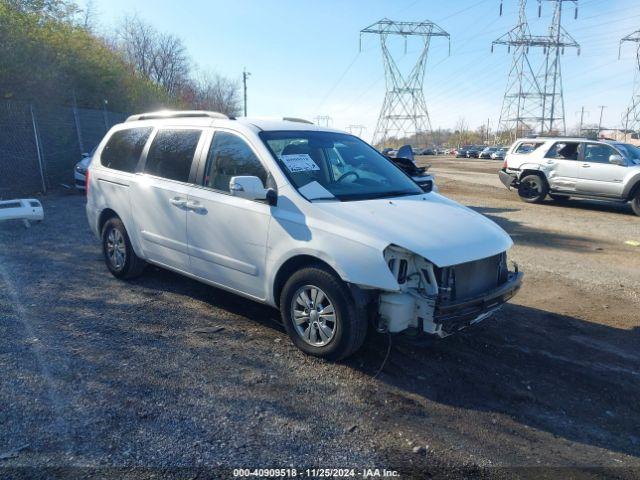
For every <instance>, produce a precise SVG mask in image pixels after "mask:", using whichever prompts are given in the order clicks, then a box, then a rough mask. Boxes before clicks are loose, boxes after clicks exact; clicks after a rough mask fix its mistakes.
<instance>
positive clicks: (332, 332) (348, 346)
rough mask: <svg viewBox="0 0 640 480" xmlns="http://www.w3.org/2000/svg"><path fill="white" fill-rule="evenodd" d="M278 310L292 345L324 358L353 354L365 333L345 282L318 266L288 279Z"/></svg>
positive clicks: (334, 358) (364, 319)
mask: <svg viewBox="0 0 640 480" xmlns="http://www.w3.org/2000/svg"><path fill="white" fill-rule="evenodd" d="M280 312H281V314H282V321H283V323H284V327H285V329H286V330H287V333H288V334H289V337H290V338H291V341H292V342H293V343H294V345H295V346H296V347H298V348H299V349H300V350H302V351H303V352H305V353H307V354H309V355H314V356H316V357H322V358H325V359H327V360H334V361H335V360H340V359H343V358H346V357H348V356H349V355H352V354H353V353H355V352H356V351H357V350H358V349H359V348H360V347H361V346H362V343H363V342H364V338H365V335H366V332H367V321H366V315H365V314H364V312H362V311H361V309H359V308H357V307H356V305H355V302H354V301H353V298H352V296H351V292H350V291H349V289H348V288H347V286H346V284H345V283H344V282H343V281H342V280H341V279H340V278H338V277H336V276H335V275H334V274H333V273H331V272H329V271H328V270H327V269H325V268H323V267H322V266H320V265H318V266H313V267H307V268H303V269H302V270H299V271H297V272H296V273H294V274H293V275H292V276H291V278H289V280H288V281H287V283H286V284H285V286H284V288H283V289H282V294H281V295H280Z"/></svg>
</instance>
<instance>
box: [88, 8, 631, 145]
mask: <svg viewBox="0 0 640 480" xmlns="http://www.w3.org/2000/svg"><path fill="white" fill-rule="evenodd" d="M86 1H87V0H81V1H80V2H79V3H80V5H81V6H82V5H84V4H86ZM503 1H504V6H503V15H502V16H500V15H499V6H500V0H449V1H446V0H386V1H385V0H182V1H180V2H179V1H170V0H93V2H92V3H93V8H94V9H95V20H96V22H97V24H98V28H99V29H101V30H104V31H112V30H113V29H115V28H116V27H117V25H118V24H119V23H120V22H121V21H122V19H123V18H124V17H125V16H126V15H130V14H138V15H139V16H140V17H142V18H143V19H145V20H146V21H147V22H149V23H151V24H153V25H154V26H155V27H156V28H158V29H159V30H161V31H164V32H168V33H172V34H174V35H177V36H179V37H180V38H182V40H183V41H184V43H185V45H186V46H187V49H188V51H189V54H190V56H191V59H192V61H193V63H194V65H195V66H196V67H197V68H198V69H200V70H202V71H205V72H212V73H218V74H221V75H224V76H226V77H229V78H232V79H235V80H238V81H239V80H240V79H241V77H242V71H243V69H244V68H246V69H247V71H249V72H250V73H251V76H250V77H249V80H248V102H247V103H248V114H249V116H274V117H283V116H294V117H302V118H307V119H311V120H313V119H314V118H315V117H317V116H330V117H331V119H332V120H331V124H330V125H331V126H332V127H334V128H338V129H346V128H347V126H348V125H354V124H360V125H364V126H365V127H366V130H365V131H364V133H363V138H365V139H367V140H370V138H371V136H372V135H373V132H374V130H375V124H376V121H377V118H378V115H379V113H380V108H381V106H382V101H383V98H384V93H385V79H384V70H383V64H382V53H381V50H380V42H379V39H378V38H377V37H375V36H372V35H369V36H368V37H363V40H362V46H361V49H360V48H359V31H360V30H361V29H363V28H365V27H367V26H369V25H371V24H373V23H375V22H377V21H378V20H380V19H382V18H385V17H386V18H389V19H391V20H397V21H422V20H430V21H433V22H435V23H436V24H438V25H439V26H440V27H442V28H443V29H444V30H446V31H447V32H448V33H449V34H450V35H451V52H450V53H449V45H448V42H447V41H446V39H443V38H434V39H433V41H432V43H431V47H430V50H429V58H428V62H427V67H426V76H425V80H424V93H425V97H426V101H427V107H428V110H429V115H430V118H431V124H432V127H433V129H438V128H453V127H454V126H455V124H456V123H457V122H458V121H459V119H460V118H464V119H465V121H466V123H467V124H468V125H469V126H470V127H471V128H476V127H478V126H480V125H482V124H485V123H486V122H487V121H488V122H489V125H490V128H495V127H496V125H497V123H498V120H499V116H500V108H501V104H502V97H503V94H504V90H505V87H506V84H507V74H508V70H509V67H510V63H511V55H510V54H509V53H508V52H507V50H506V47H496V48H495V49H494V52H493V53H491V42H492V40H495V39H496V38H498V37H499V36H501V35H502V34H503V33H506V32H507V31H508V30H510V29H511V28H513V27H514V26H515V25H516V23H517V16H518V2H517V0H503ZM578 5H579V9H578V18H577V19H574V15H573V10H574V8H573V5H572V2H567V3H566V4H565V12H567V11H568V14H565V15H564V17H563V18H565V19H566V20H564V21H563V27H564V28H565V29H566V30H567V31H568V32H569V33H570V34H571V35H572V36H573V37H574V38H575V39H576V40H577V42H578V43H579V44H580V46H581V49H580V50H581V51H580V55H579V56H578V55H577V53H576V51H575V50H567V51H565V53H564V55H563V57H562V74H563V86H564V98H565V118H566V123H567V128H571V127H573V126H575V125H577V123H578V121H579V115H580V109H581V107H584V109H585V112H586V113H585V123H596V124H597V123H598V121H599V117H600V106H603V105H604V106H606V108H604V110H603V121H602V124H603V126H605V127H611V128H615V127H618V126H620V125H621V122H622V121H621V118H622V113H623V111H624V109H625V108H626V107H627V105H628V104H629V101H630V99H631V95H632V90H633V84H634V78H635V76H636V71H637V66H636V45H633V44H626V45H625V46H624V47H623V49H622V55H621V58H620V59H618V46H619V40H620V38H621V37H623V36H625V35H627V34H629V33H631V32H633V31H635V30H638V29H640V1H639V0H579V2H578ZM527 14H528V18H529V24H530V28H531V31H532V33H534V34H535V33H539V34H544V33H546V31H547V28H548V25H549V23H550V21H551V15H552V8H551V2H548V1H544V0H543V1H542V14H541V16H540V17H538V2H537V0H529V2H528V10H527ZM391 49H392V53H393V54H394V56H395V57H396V59H397V61H398V64H399V66H400V68H401V69H402V70H403V71H404V72H406V71H407V70H408V69H410V68H411V67H412V66H413V62H414V61H415V58H416V56H417V54H418V52H419V50H420V45H419V44H418V43H417V41H416V42H415V43H414V42H412V41H411V40H410V41H409V43H408V45H407V51H406V53H405V51H404V44H403V43H402V41H398V42H394V43H392V44H391ZM530 58H532V59H533V60H534V61H540V60H541V59H542V58H543V53H542V52H541V51H538V52H531V53H530Z"/></svg>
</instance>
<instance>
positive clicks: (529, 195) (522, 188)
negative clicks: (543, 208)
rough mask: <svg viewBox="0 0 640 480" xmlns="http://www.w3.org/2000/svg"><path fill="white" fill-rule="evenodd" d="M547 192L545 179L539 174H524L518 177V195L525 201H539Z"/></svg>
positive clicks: (547, 187)
mask: <svg viewBox="0 0 640 480" xmlns="http://www.w3.org/2000/svg"><path fill="white" fill-rule="evenodd" d="M548 192H549V186H548V185H547V181H546V180H545V179H544V178H542V177H541V176H540V175H536V174H530V175H525V176H524V177H523V178H521V179H520V183H519V185H518V195H520V198H521V199H522V200H523V201H524V202H527V203H540V202H542V201H543V200H544V198H545V197H546V196H547V193H548Z"/></svg>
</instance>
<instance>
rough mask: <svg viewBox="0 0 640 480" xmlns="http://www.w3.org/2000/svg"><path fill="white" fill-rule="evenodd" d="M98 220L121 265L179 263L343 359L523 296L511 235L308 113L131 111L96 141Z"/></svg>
mask: <svg viewBox="0 0 640 480" xmlns="http://www.w3.org/2000/svg"><path fill="white" fill-rule="evenodd" d="M88 175H89V178H88V181H87V187H88V192H87V215H88V219H89V224H90V225H91V228H92V230H93V231H94V233H95V234H96V235H97V236H98V237H99V238H100V239H101V240H102V246H103V251H104V257H105V261H106V264H107V267H108V268H109V270H110V271H111V272H112V273H113V275H115V276H116V277H118V278H132V277H134V276H136V275H139V274H140V273H141V272H142V271H143V269H144V266H145V264H146V263H147V262H148V263H152V264H154V265H159V266H161V267H164V268H168V269H171V270H174V271H176V272H179V273H181V274H184V275H186V276H189V277H191V278H194V279H197V280H200V281H202V282H205V283H208V284H210V285H214V286H217V287H220V288H223V289H226V290H229V291H231V292H234V293H237V294H239V295H243V296H245V297H247V298H250V299H252V300H255V301H258V302H262V303H265V304H268V305H272V306H275V307H278V308H279V309H280V311H281V312H282V320H283V323H284V326H285V328H286V330H287V332H288V334H289V336H290V337H291V339H292V341H293V342H294V343H295V344H296V345H297V346H298V347H299V348H300V349H302V350H303V351H305V352H307V353H309V354H312V355H317V356H321V357H325V358H328V359H332V360H336V359H340V358H344V357H346V356H348V355H350V354H352V353H353V352H355V351H356V350H357V349H358V348H359V347H360V346H361V345H362V342H363V341H364V338H365V334H366V332H367V326H368V324H369V322H371V324H372V325H373V326H375V328H377V329H378V330H379V331H389V332H400V331H404V330H408V331H410V332H412V333H415V334H417V333H420V334H421V333H425V332H426V333H430V334H435V335H437V336H441V337H444V336H446V335H448V334H450V333H453V332H454V331H456V330H459V329H461V328H463V327H465V326H468V325H470V324H472V323H475V322H477V321H480V320H482V319H484V318H486V317H487V316H489V315H490V314H491V313H492V312H494V311H495V310H496V309H497V308H498V307H500V305H502V304H503V303H504V302H505V301H506V300H507V299H509V298H510V297H511V296H513V295H514V293H515V292H516V291H517V290H518V288H519V287H520V284H521V280H522V274H521V273H518V272H517V269H516V270H515V271H513V272H510V271H509V270H508V268H507V259H506V252H507V250H508V249H509V248H510V247H511V245H512V242H511V239H510V238H509V236H508V235H507V234H506V233H505V232H504V231H503V230H502V229H501V228H500V227H498V226H497V225H496V224H494V223H493V222H491V221H490V220H488V219H487V218H485V217H484V216H482V215H480V214H478V213H475V212H473V211H472V210H470V209H468V208H466V207H463V206H461V205H459V204H457V203H455V202H453V201H451V200H448V199H446V198H445V197H443V196H441V195H439V194H437V193H435V192H428V193H427V192H424V191H423V190H421V189H420V188H419V187H418V185H417V184H416V183H415V182H414V181H413V180H412V179H411V178H410V177H409V176H408V175H407V174H405V173H404V172H403V171H402V170H400V169H399V168H398V167H396V166H395V165H394V164H393V163H392V162H390V161H389V160H388V159H386V158H385V157H384V156H382V155H381V154H380V153H378V152H377V151H376V150H375V149H374V148H373V147H371V146H370V145H368V144H366V143H365V142H363V141H362V140H360V139H358V138H357V137H355V136H352V135H348V134H346V133H343V132H339V131H335V130H329V129H325V128H320V127H317V126H314V125H313V124H310V123H309V122H305V121H301V120H296V119H283V120H277V121H275V120H258V119H249V118H239V119H234V118H227V117H226V116H224V115H221V114H218V113H213V112H159V113H152V114H142V115H135V116H133V117H130V118H129V119H128V120H127V121H126V122H125V123H123V124H120V125H116V126H115V127H113V128H112V129H111V130H110V131H109V132H108V134H107V135H106V136H105V138H104V139H103V140H102V142H101V143H100V145H99V146H98V148H97V150H96V153H95V156H94V161H93V162H92V163H91V166H90V168H89V171H88Z"/></svg>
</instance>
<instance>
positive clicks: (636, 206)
mask: <svg viewBox="0 0 640 480" xmlns="http://www.w3.org/2000/svg"><path fill="white" fill-rule="evenodd" d="M631 210H633V213H635V214H636V215H638V216H639V217H640V190H638V191H637V192H636V196H635V197H634V198H633V200H631Z"/></svg>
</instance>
